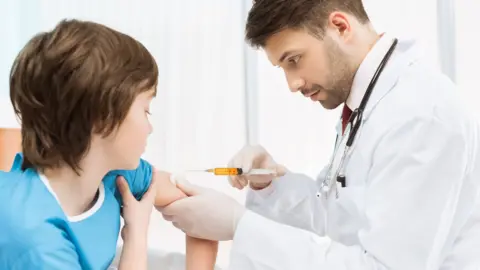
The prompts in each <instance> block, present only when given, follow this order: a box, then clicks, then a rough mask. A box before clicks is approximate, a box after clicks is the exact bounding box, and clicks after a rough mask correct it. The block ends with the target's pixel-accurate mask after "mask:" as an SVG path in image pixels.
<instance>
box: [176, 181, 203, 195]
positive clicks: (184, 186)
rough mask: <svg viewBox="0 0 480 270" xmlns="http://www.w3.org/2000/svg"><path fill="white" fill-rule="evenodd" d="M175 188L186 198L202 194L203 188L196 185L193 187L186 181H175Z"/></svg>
mask: <svg viewBox="0 0 480 270" xmlns="http://www.w3.org/2000/svg"><path fill="white" fill-rule="evenodd" d="M177 188H178V189H180V190H181V191H183V193H185V195H187V196H189V197H190V196H195V195H199V194H201V193H203V190H204V189H203V188H202V187H199V186H197V185H193V184H191V183H190V182H188V181H187V180H186V179H180V180H178V181H177Z"/></svg>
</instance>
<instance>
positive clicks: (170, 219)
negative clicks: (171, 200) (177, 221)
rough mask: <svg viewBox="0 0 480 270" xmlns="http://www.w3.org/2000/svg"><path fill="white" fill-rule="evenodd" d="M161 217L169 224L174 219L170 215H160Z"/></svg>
mask: <svg viewBox="0 0 480 270" xmlns="http://www.w3.org/2000/svg"><path fill="white" fill-rule="evenodd" d="M162 217H163V219H164V220H166V221H170V222H171V221H173V219H174V218H173V216H171V215H165V214H162Z"/></svg>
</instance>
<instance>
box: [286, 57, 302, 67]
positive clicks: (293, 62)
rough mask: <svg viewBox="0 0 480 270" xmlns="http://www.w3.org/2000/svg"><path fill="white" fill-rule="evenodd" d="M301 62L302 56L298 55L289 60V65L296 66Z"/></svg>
mask: <svg viewBox="0 0 480 270" xmlns="http://www.w3.org/2000/svg"><path fill="white" fill-rule="evenodd" d="M299 61H300V55H296V56H294V57H292V58H290V59H288V63H290V64H293V65H296V64H298V62H299Z"/></svg>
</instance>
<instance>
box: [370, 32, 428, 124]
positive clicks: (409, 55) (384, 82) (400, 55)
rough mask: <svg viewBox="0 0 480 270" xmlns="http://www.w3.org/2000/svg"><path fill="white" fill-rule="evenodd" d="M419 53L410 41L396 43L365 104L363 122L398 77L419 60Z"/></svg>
mask: <svg viewBox="0 0 480 270" xmlns="http://www.w3.org/2000/svg"><path fill="white" fill-rule="evenodd" d="M420 52H421V50H420V49H419V47H418V46H416V45H415V42H414V41H412V40H406V41H399V42H398V44H397V47H396V48H395V51H394V53H393V54H392V57H391V58H390V60H389V61H388V63H387V64H386V66H385V68H384V70H383V72H382V74H380V77H379V78H378V81H377V84H376V86H375V88H374V89H373V92H372V95H371V96H370V100H369V102H368V103H367V106H366V108H365V112H364V113H363V121H364V122H365V121H367V120H368V117H369V115H370V114H371V112H372V111H373V110H374V109H375V107H376V106H377V104H378V103H379V102H380V101H381V100H382V99H383V97H385V96H386V95H387V94H388V93H389V92H390V91H391V90H392V89H393V88H394V87H395V84H396V83H397V82H398V78H399V77H400V75H401V74H402V73H403V72H404V71H405V70H406V69H407V68H408V66H410V65H411V64H412V63H414V62H415V61H417V60H418V59H419V58H420V56H421V54H420Z"/></svg>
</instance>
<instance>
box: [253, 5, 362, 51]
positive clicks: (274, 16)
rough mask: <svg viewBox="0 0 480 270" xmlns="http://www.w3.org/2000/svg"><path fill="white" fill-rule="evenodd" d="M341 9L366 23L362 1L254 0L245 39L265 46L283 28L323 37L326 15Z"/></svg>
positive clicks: (255, 45) (256, 45)
mask: <svg viewBox="0 0 480 270" xmlns="http://www.w3.org/2000/svg"><path fill="white" fill-rule="evenodd" d="M334 11H343V12H346V13H350V14H352V15H354V16H355V17H356V18H357V19H358V20H359V21H360V22H361V23H367V22H369V18H368V15H367V13H366V11H365V8H364V7H363V4H362V0H254V1H253V6H252V8H251V9H250V12H249V14H248V19H247V25H246V37H245V39H246V41H247V42H248V43H249V44H250V45H251V46H252V47H256V48H258V47H265V43H266V41H267V39H268V38H269V37H271V36H272V35H274V34H275V33H278V32H280V31H282V30H285V29H306V30H307V31H308V32H309V33H310V34H312V35H313V36H316V37H318V38H320V39H322V38H323V35H324V33H325V27H326V24H327V21H328V17H329V15H330V14H331V13H332V12H334Z"/></svg>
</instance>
